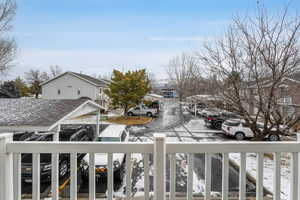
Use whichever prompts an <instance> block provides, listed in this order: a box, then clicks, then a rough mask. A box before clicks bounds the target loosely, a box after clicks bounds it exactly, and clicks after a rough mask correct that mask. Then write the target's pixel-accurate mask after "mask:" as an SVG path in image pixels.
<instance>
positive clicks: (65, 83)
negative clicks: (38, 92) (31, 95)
mask: <svg viewBox="0 0 300 200" xmlns="http://www.w3.org/2000/svg"><path fill="white" fill-rule="evenodd" d="M58 90H60V94H58V92H57V91H58ZM78 90H80V95H78ZM96 91H99V88H98V87H97V86H94V85H92V84H90V83H88V82H86V81H84V80H81V79H79V78H77V77H74V76H72V75H70V74H65V75H64V76H61V77H59V78H57V79H55V80H52V81H50V82H49V83H47V84H45V85H42V98H44V99H78V98H80V97H89V98H91V99H92V100H95V99H96Z"/></svg>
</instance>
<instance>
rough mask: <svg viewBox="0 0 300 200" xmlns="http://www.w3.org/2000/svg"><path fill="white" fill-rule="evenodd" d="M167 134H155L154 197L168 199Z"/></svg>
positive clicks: (157, 199) (161, 199) (159, 199)
mask: <svg viewBox="0 0 300 200" xmlns="http://www.w3.org/2000/svg"><path fill="white" fill-rule="evenodd" d="M165 169H166V136H165V135H164V134H154V199H155V200H165V199H166V196H165V194H166V170H165Z"/></svg>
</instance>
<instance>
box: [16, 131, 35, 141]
mask: <svg viewBox="0 0 300 200" xmlns="http://www.w3.org/2000/svg"><path fill="white" fill-rule="evenodd" d="M33 134H34V132H21V133H14V135H13V141H24V140H25V139H26V138H28V137H30V136H31V135H33Z"/></svg>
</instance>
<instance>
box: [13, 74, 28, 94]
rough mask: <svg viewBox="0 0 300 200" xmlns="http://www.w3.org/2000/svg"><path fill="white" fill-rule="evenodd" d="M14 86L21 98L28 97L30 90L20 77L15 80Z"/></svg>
mask: <svg viewBox="0 0 300 200" xmlns="http://www.w3.org/2000/svg"><path fill="white" fill-rule="evenodd" d="M15 84H16V86H17V88H18V90H19V91H20V93H21V96H22V97H27V96H29V94H30V88H29V87H28V86H27V84H26V82H25V81H24V80H23V79H22V78H21V77H17V78H16V79H15Z"/></svg>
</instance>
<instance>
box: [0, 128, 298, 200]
mask: <svg viewBox="0 0 300 200" xmlns="http://www.w3.org/2000/svg"><path fill="white" fill-rule="evenodd" d="M165 140H166V138H165V137H164V136H163V135H155V136H154V142H151V143H116V142H113V143H99V142H81V143H76V142H72V143H70V142H13V141H12V136H11V135H9V134H3V135H1V136H0V177H1V178H0V199H1V200H2V199H3V200H4V199H5V200H13V199H14V200H20V199H21V184H20V182H21V156H20V155H21V153H32V154H33V186H34V187H33V199H34V200H38V199H40V187H39V185H40V153H51V154H52V174H54V176H52V199H53V200H58V183H59V181H58V170H59V169H58V154H59V153H69V154H71V156H70V162H71V173H70V179H71V181H70V199H72V200H76V199H77V155H76V154H77V153H89V162H90V166H93V167H89V199H90V200H95V153H107V154H108V172H107V173H108V181H107V186H108V187H107V190H108V191H107V199H109V200H112V199H113V184H114V183H113V180H114V179H113V154H114V153H126V155H127V156H126V164H125V165H126V168H125V169H126V199H131V196H132V194H131V180H132V179H131V173H130V171H131V165H130V160H131V154H132V153H141V154H143V157H144V171H145V173H144V174H145V178H144V184H145V194H144V195H145V199H146V200H149V199H150V195H149V155H150V154H153V155H154V199H156V200H164V199H166V185H165V184H166V174H165V171H166V170H165V169H166V155H167V154H169V155H170V193H169V196H170V199H172V200H174V199H175V193H176V153H185V154H187V155H188V178H187V199H188V200H192V199H193V167H194V166H193V163H194V161H193V160H194V154H198V153H204V154H205V193H204V195H205V199H207V200H208V199H210V198H211V196H210V195H211V174H212V173H213V172H212V171H211V169H212V168H211V167H212V164H211V160H212V159H211V158H212V154H214V153H222V154H223V159H222V199H223V200H227V199H228V185H229V153H240V170H239V187H240V188H239V199H240V200H245V199H246V153H248V152H249V153H250V152H251V153H257V176H256V199H258V200H263V168H264V166H263V161H264V157H263V155H264V153H266V152H267V153H270V152H273V153H274V179H273V180H274V189H273V191H274V194H273V195H274V200H280V186H281V184H280V168H281V167H280V153H281V152H288V153H291V158H292V159H291V184H290V185H291V187H290V192H291V195H290V197H291V200H297V199H298V195H299V194H298V193H299V186H300V185H299V183H298V168H299V159H298V154H299V152H300V143H299V142H255V143H254V142H224V143H220V142H219V143H216V142H204V143H173V142H171V143H166V141H165Z"/></svg>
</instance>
